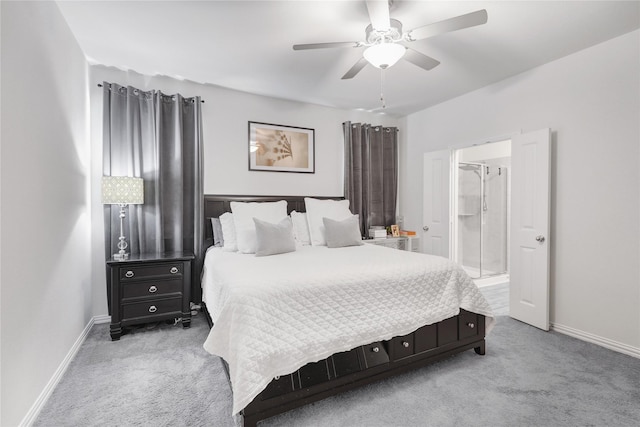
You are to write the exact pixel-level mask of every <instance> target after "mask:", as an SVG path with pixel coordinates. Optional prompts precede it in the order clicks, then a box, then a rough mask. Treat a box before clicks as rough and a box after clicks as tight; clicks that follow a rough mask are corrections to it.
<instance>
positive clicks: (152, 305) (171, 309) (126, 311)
mask: <svg viewBox="0 0 640 427" xmlns="http://www.w3.org/2000/svg"><path fill="white" fill-rule="evenodd" d="M181 312H182V298H171V299H160V300H148V301H145V302H139V303H134V304H123V305H122V320H123V321H126V320H128V319H135V318H139V317H153V316H159V315H162V314H168V313H176V314H177V316H176V317H180V316H181ZM150 320H151V319H150Z"/></svg>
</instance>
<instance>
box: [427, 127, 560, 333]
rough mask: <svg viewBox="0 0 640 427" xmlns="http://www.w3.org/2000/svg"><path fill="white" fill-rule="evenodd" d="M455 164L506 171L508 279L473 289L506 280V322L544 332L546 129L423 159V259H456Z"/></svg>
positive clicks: (546, 309)
mask: <svg viewBox="0 0 640 427" xmlns="http://www.w3.org/2000/svg"><path fill="white" fill-rule="evenodd" d="M504 146H507V148H506V150H508V151H502V153H501V154H496V153H494V154H492V155H487V153H482V152H483V151H485V150H492V149H496V148H499V147H504ZM467 150H468V151H467ZM481 154H482V155H481ZM460 162H463V163H479V164H490V163H493V162H498V163H495V164H494V166H497V165H503V166H505V167H506V168H507V177H508V178H509V179H508V180H507V206H511V207H513V209H511V208H509V209H508V211H507V224H508V225H507V231H506V232H507V248H508V249H507V254H508V257H507V259H506V263H507V274H506V275H504V274H503V275H499V276H491V277H488V278H485V279H476V284H478V285H479V286H483V285H485V284H486V283H484V282H480V281H486V280H492V281H495V280H496V278H499V280H500V278H502V280H505V279H506V280H508V281H507V282H505V283H506V284H507V286H508V294H509V305H508V314H509V316H511V317H513V318H514V319H518V320H521V321H522V322H525V323H528V324H530V325H532V326H535V327H538V328H540V329H542V330H545V331H548V330H549V255H550V248H549V240H550V239H549V229H550V216H549V213H550V209H549V206H550V191H551V187H550V184H551V175H550V172H551V129H548V128H546V129H540V130H537V131H533V132H527V133H519V134H515V135H513V136H512V137H511V139H510V140H507V141H501V143H497V142H492V143H487V144H482V145H478V146H473V147H469V148H466V149H463V150H453V149H443V150H438V151H431V152H427V153H424V156H423V174H422V179H423V199H422V221H423V223H422V224H423V226H422V236H423V239H421V240H422V252H424V253H426V254H431V255H439V256H443V257H446V258H451V259H456V256H457V252H458V251H457V247H456V244H457V242H458V233H459V230H458V228H459V227H458V226H457V223H458V221H457V216H458V209H459V206H458V205H459V203H458V173H457V172H458V163H460ZM512 189H513V191H512ZM463 213H464V212H463Z"/></svg>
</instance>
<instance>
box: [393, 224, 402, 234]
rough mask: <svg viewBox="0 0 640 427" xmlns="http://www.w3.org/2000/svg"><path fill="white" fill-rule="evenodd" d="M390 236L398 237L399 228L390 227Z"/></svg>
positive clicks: (396, 226) (395, 226)
mask: <svg viewBox="0 0 640 427" xmlns="http://www.w3.org/2000/svg"><path fill="white" fill-rule="evenodd" d="M391 235H392V236H393V237H400V227H398V225H396V224H394V225H392V226H391Z"/></svg>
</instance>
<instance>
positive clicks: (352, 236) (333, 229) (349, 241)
mask: <svg viewBox="0 0 640 427" xmlns="http://www.w3.org/2000/svg"><path fill="white" fill-rule="evenodd" d="M323 222H324V228H325V232H324V234H325V237H326V239H327V246H328V247H330V248H344V247H345V246H360V245H364V243H362V236H361V235H360V218H359V217H358V215H353V216H352V217H350V218H347V219H345V220H342V221H334V220H332V219H329V218H323Z"/></svg>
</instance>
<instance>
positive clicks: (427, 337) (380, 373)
mask: <svg viewBox="0 0 640 427" xmlns="http://www.w3.org/2000/svg"><path fill="white" fill-rule="evenodd" d="M472 348H473V349H474V350H475V352H476V353H478V354H481V355H483V354H485V317H484V316H482V315H480V314H476V313H471V312H468V311H465V310H460V314H459V315H457V316H454V317H451V318H449V319H445V320H443V321H441V322H438V323H435V324H433V325H427V326H423V327H422V328H419V329H418V330H416V331H414V332H412V333H410V334H408V335H405V336H400V337H394V338H392V339H391V340H389V341H381V342H375V343H371V344H368V345H364V346H360V347H357V348H354V349H353V350H350V351H347V352H343V353H337V354H334V355H332V356H330V357H329V358H327V359H324V360H321V361H319V362H315V363H309V364H307V365H305V366H303V367H302V368H300V369H299V370H297V371H296V372H293V373H291V374H287V375H283V376H280V377H276V378H274V380H273V381H272V382H271V383H270V384H269V385H268V386H267V387H266V388H265V389H264V390H263V391H262V393H260V394H259V395H258V396H256V398H255V399H254V400H253V401H252V402H251V403H250V404H249V405H247V407H246V408H245V409H244V410H243V417H244V425H245V427H253V426H255V425H256V424H257V422H258V421H260V420H263V419H266V418H269V417H272V416H274V415H277V414H280V413H283V412H286V411H289V410H291V409H294V408H297V407H300V406H303V405H306V404H308V403H311V402H315V401H318V400H321V399H324V398H326V397H329V396H333V395H335V394H338V393H341V392H343V391H347V390H351V389H354V388H357V387H360V386H362V385H365V384H369V383H372V382H374V381H378V380H381V379H383V378H388V377H391V376H394V375H398V374H401V373H403V372H406V371H409V370H411V369H415V368H419V367H422V366H425V365H428V364H430V363H433V362H435V361H438V360H440V359H444V358H446V357H449V356H451V355H454V354H456V353H460V352H462V351H466V350H469V349H472Z"/></svg>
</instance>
